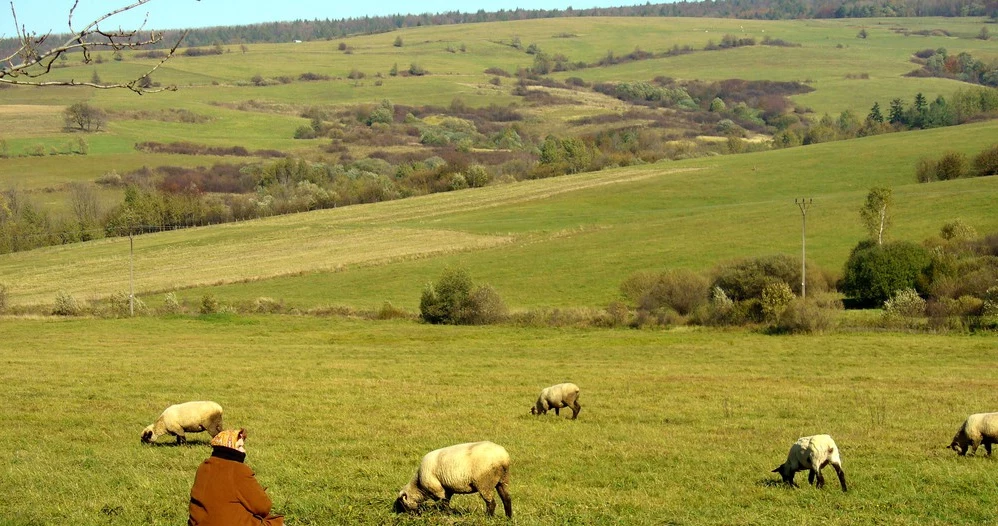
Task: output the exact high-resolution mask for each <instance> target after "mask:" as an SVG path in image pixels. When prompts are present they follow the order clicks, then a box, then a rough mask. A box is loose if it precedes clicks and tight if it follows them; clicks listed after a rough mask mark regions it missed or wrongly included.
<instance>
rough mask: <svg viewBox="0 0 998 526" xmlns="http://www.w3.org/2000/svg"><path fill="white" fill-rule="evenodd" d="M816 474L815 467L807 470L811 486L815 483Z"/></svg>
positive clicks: (808, 481)
mask: <svg viewBox="0 0 998 526" xmlns="http://www.w3.org/2000/svg"><path fill="white" fill-rule="evenodd" d="M814 474H815V471H814V469H809V470H807V483H808V485H810V486H813V485H814Z"/></svg>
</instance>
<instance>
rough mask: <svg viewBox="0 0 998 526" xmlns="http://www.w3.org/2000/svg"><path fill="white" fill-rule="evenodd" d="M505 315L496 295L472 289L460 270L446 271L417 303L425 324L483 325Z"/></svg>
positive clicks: (483, 287)
mask: <svg viewBox="0 0 998 526" xmlns="http://www.w3.org/2000/svg"><path fill="white" fill-rule="evenodd" d="M506 315H507V310H506V304H505V303H504V302H503V301H502V297H500V296H499V293H498V292H497V291H496V290H495V289H494V288H492V286H491V285H481V286H475V284H474V283H473V282H472V280H471V276H470V275H469V274H468V272H467V271H466V270H464V269H462V268H448V269H446V270H445V271H444V272H443V274H442V275H441V276H440V278H439V279H438V280H437V282H436V283H427V284H426V287H425V288H424V289H423V294H422V296H421V297H420V300H419V316H420V318H421V319H422V320H423V321H425V322H427V323H433V324H446V325H484V324H490V323H497V322H499V321H502V320H503V319H505V318H506Z"/></svg>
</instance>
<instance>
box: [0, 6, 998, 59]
mask: <svg viewBox="0 0 998 526" xmlns="http://www.w3.org/2000/svg"><path fill="white" fill-rule="evenodd" d="M60 16H61V15H60ZM594 16H599V17H716V18H745V19H761V20H787V19H805V18H871V17H922V16H945V17H956V16H987V17H991V18H992V19H996V20H998V0H747V1H745V0H718V1H711V0H706V1H702V2H676V3H658V4H651V3H646V4H643V5H634V6H622V7H605V8H604V7H600V8H591V9H572V8H571V7H569V8H567V9H513V10H505V9H501V10H499V11H493V12H487V11H485V10H478V11H476V12H474V13H471V12H461V11H451V12H446V13H436V14H431V13H423V14H405V15H403V14H397V15H391V16H375V17H363V18H344V19H340V20H328V19H327V20H318V19H315V20H294V21H282V22H271V23H266V24H253V25H244V26H218V27H209V28H201V29H193V30H191V31H190V33H189V34H188V35H187V37H186V38H185V40H184V45H186V46H207V45H213V44H253V43H276V42H293V41H296V40H301V41H310V40H331V39H334V38H342V37H346V36H350V35H358V34H371V33H384V32H388V31H394V30H396V29H402V28H408V27H420V26H439V25H451V24H472V23H481V22H504V21H510V20H530V19H544V18H561V17H594ZM28 29H29V30H30V29H31V28H28ZM180 32H181V31H180V30H179V29H178V30H170V31H166V32H165V33H164V39H163V42H162V43H161V44H160V46H161V47H169V46H171V45H173V43H175V42H176V41H177V38H178V37H179V36H180ZM58 37H59V36H58V35H57V36H53V37H52V38H54V39H58ZM16 50H17V41H16V40H15V39H5V40H0V56H4V57H6V56H10V55H11V54H13V53H14V52H15V51H16Z"/></svg>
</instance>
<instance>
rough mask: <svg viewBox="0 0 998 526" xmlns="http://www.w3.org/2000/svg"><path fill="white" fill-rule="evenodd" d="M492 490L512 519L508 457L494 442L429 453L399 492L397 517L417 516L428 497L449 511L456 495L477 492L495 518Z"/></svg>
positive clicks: (396, 505) (454, 447)
mask: <svg viewBox="0 0 998 526" xmlns="http://www.w3.org/2000/svg"><path fill="white" fill-rule="evenodd" d="M493 490H495V491H496V492H498V493H499V498H500V499H502V507H503V509H504V510H505V511H506V516H507V517H513V503H512V500H511V499H510V497H509V453H507V452H506V450H505V449H504V448H503V447H502V446H499V445H497V444H493V443H492V442H471V443H467V444H458V445H455V446H450V447H445V448H441V449H437V450H434V451H430V452H429V453H427V454H426V455H425V456H424V457H423V460H422V461H421V462H420V463H419V469H418V470H416V474H415V475H414V476H413V477H412V480H411V481H410V482H409V483H408V484H406V486H405V487H403V488H402V490H401V491H399V496H398V498H397V499H396V500H395V505H394V509H395V511H396V512H397V513H402V512H415V511H416V510H418V509H419V505H420V504H421V503H422V502H423V501H424V500H426V498H427V497H429V498H431V499H433V500H436V501H441V503H442V505H443V506H444V507H445V508H446V507H448V506H450V498H451V496H452V495H454V494H455V493H458V494H466V493H475V492H477V493H478V494H479V495H481V496H482V499H483V500H484V501H485V512H486V514H488V515H490V516H491V515H495V511H496V501H495V497H494V496H493Z"/></svg>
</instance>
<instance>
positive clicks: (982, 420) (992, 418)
mask: <svg viewBox="0 0 998 526" xmlns="http://www.w3.org/2000/svg"><path fill="white" fill-rule="evenodd" d="M981 444H984V450H985V451H987V452H988V456H990V455H991V444H998V413H976V414H973V415H970V416H968V417H967V420H965V421H964V422H963V425H962V426H960V429H959V431H957V432H956V435H953V442H952V443H950V445H949V447H950V449H952V450H953V451H956V452H957V453H959V454H960V456H963V455H966V454H967V448H968V447H973V450H972V453H973V454H975V455H976V454H977V447H978V446H980V445H981Z"/></svg>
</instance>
